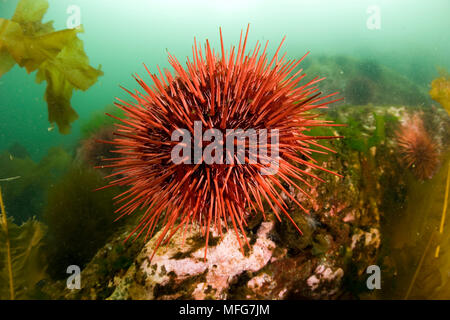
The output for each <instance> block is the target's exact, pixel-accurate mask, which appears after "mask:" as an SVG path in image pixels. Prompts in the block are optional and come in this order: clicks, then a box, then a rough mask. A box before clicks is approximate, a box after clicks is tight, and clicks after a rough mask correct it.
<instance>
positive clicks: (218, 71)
mask: <svg viewBox="0 0 450 320" xmlns="http://www.w3.org/2000/svg"><path fill="white" fill-rule="evenodd" d="M247 34H248V28H247V32H246V34H245V37H244V38H243V37H242V32H241V38H240V41H239V47H238V49H237V50H235V47H232V48H231V49H230V51H229V52H225V51H224V45H223V40H222V32H221V31H220V40H221V41H220V44H221V55H218V54H216V53H215V52H214V50H212V49H211V47H210V44H209V42H208V40H207V41H206V45H205V47H204V52H202V50H201V46H197V43H196V42H195V39H194V43H195V44H194V46H193V48H192V54H193V57H192V60H190V59H189V58H188V59H187V63H186V68H183V67H182V65H181V64H180V63H179V62H178V60H177V59H176V58H175V57H173V56H172V55H170V54H169V62H170V64H171V65H172V67H173V68H174V70H175V75H172V74H171V73H170V72H169V71H168V70H163V72H162V71H161V70H160V69H159V67H158V72H159V75H154V74H151V73H150V72H149V71H148V69H147V71H148V73H149V74H150V77H151V79H152V80H153V83H154V85H153V86H149V85H147V84H146V83H145V82H144V81H143V80H142V79H141V78H140V77H139V76H138V75H136V76H135V79H136V80H137V82H138V83H139V85H140V86H141V87H142V88H143V89H144V93H140V92H138V91H136V92H135V93H132V92H130V91H128V90H127V92H129V94H130V95H131V96H132V97H133V98H134V99H135V100H136V102H133V103H131V102H125V101H122V100H120V99H118V100H119V101H120V103H117V104H116V105H117V106H118V107H119V108H121V109H122V110H123V111H124V112H125V117H124V118H123V119H119V118H117V119H118V120H120V121H121V122H122V123H121V124H118V125H117V126H118V129H117V132H116V133H115V134H116V135H117V138H116V139H114V141H113V142H110V143H112V144H114V145H115V146H116V150H115V151H114V152H115V153H117V154H118V155H119V156H118V157H117V158H111V159H108V160H109V161H112V164H110V165H108V167H111V168H114V171H115V172H114V173H113V174H111V175H110V177H114V178H115V180H113V181H111V182H110V183H109V185H108V186H125V187H128V189H127V190H126V191H125V192H123V193H122V194H120V195H118V197H117V198H118V203H120V207H119V208H118V209H117V212H118V213H120V216H124V215H129V214H131V213H133V212H134V211H136V210H142V211H143V215H142V218H141V220H140V223H139V224H138V225H137V226H136V228H135V229H134V230H133V232H132V233H131V234H130V236H131V235H133V234H135V235H136V237H138V236H140V235H142V234H145V235H146V237H149V236H151V235H152V234H153V232H154V231H155V228H156V225H157V223H158V221H160V220H161V221H163V223H162V224H161V225H162V229H161V230H162V232H161V234H160V236H159V238H158V240H157V242H156V248H155V251H156V249H157V248H158V246H160V245H161V244H162V243H163V241H168V240H169V239H170V238H171V237H172V236H173V235H174V234H175V232H176V231H177V230H180V229H181V230H183V229H184V230H186V228H187V227H189V226H191V225H192V224H197V225H199V226H200V228H201V230H202V232H203V235H204V236H205V241H206V244H207V243H208V238H209V236H210V230H212V229H214V230H216V232H217V233H218V234H220V235H221V234H222V232H223V230H224V229H228V228H229V227H232V228H233V229H234V231H235V232H236V235H237V239H238V241H239V245H240V246H241V249H242V250H243V245H245V244H247V245H249V244H248V241H247V239H246V237H245V226H246V218H247V217H248V216H249V215H250V214H252V213H253V214H254V213H256V212H260V213H262V214H263V215H264V211H265V208H264V207H265V206H266V210H271V211H273V213H274V215H275V216H276V217H277V218H278V219H281V216H282V215H284V216H285V217H286V218H287V219H289V220H290V221H291V222H292V223H293V224H294V225H295V223H294V221H293V220H292V218H291V217H290V215H289V213H288V205H287V204H286V203H285V201H284V200H283V197H282V195H281V194H282V193H283V194H284V195H285V196H287V197H289V198H290V199H291V200H292V201H293V202H295V203H296V204H297V205H298V206H300V207H301V208H303V206H302V204H301V203H299V202H298V200H297V199H296V198H295V197H293V196H292V195H291V194H290V192H289V191H288V190H290V188H291V189H292V188H295V189H297V190H298V191H300V192H302V193H304V194H305V195H307V196H308V197H309V195H308V192H307V191H306V190H305V186H306V187H310V184H309V183H308V182H307V179H306V178H309V177H312V178H314V179H317V180H319V181H322V180H321V179H320V178H319V177H317V176H315V175H314V174H313V173H311V172H310V170H306V168H307V167H310V168H313V169H319V170H324V171H327V172H330V173H332V172H331V171H328V170H327V169H325V168H322V167H320V166H319V165H318V164H317V163H316V161H315V160H314V159H313V157H312V154H313V153H315V152H318V153H326V152H327V151H332V150H330V149H328V148H326V147H324V146H321V145H320V144H319V143H318V140H319V139H330V138H335V137H334V136H332V137H313V136H308V135H306V132H307V131H308V130H309V128H310V127H317V126H333V125H334V124H332V123H329V122H327V121H323V120H319V119H318V115H317V114H316V113H312V112H310V111H311V110H313V109H318V108H319V109H320V108H325V107H326V106H327V104H329V103H332V102H334V101H336V100H334V101H326V100H327V98H329V97H331V96H333V95H335V94H336V93H333V94H330V95H327V96H323V97H320V96H319V95H320V94H321V93H320V92H319V91H318V89H317V87H315V84H316V83H317V82H318V81H320V80H322V79H317V78H315V79H313V80H311V81H309V82H307V83H305V84H300V82H301V80H302V79H303V78H304V77H305V74H303V75H300V74H301V71H302V70H299V71H297V72H295V73H294V70H296V68H297V67H298V65H299V64H300V62H301V61H302V59H303V58H304V57H303V58H301V59H300V60H289V61H288V60H286V58H285V55H283V56H282V57H279V50H280V47H281V45H282V43H283V41H284V39H283V41H282V42H281V44H280V46H279V47H278V50H277V51H276V53H275V55H274V56H273V58H272V59H270V60H269V59H268V57H267V54H266V49H267V43H266V45H265V47H264V49H263V51H262V53H260V51H261V45H260V44H259V43H257V44H256V46H255V47H254V49H253V51H252V52H251V53H249V54H245V51H246V46H247ZM305 56H306V55H305ZM196 124H200V125H201V128H202V129H201V130H202V133H203V134H205V132H207V131H208V130H209V129H212V128H215V129H217V130H219V131H220V132H222V133H223V136H224V137H227V134H228V133H227V130H230V129H232V130H244V131H246V132H249V131H251V130H254V131H251V132H260V131H261V130H266V132H270V134H269V135H267V136H266V137H265V139H260V141H258V146H259V148H260V149H261V148H262V149H264V150H266V151H270V152H272V155H273V154H275V153H274V150H275V148H276V149H277V153H276V154H275V160H276V163H277V170H276V171H275V172H274V173H269V174H264V169H266V168H267V167H268V166H269V164H268V161H267V156H264V154H262V153H261V152H257V153H256V154H255V153H254V149H252V142H250V139H248V140H244V141H242V140H234V138H233V145H234V146H235V147H239V146H243V147H244V149H243V150H244V151H243V153H241V156H243V159H244V161H243V162H239V161H233V160H237V156H234V155H231V160H232V161H231V163H229V162H227V163H217V162H214V163H207V161H205V157H204V156H203V157H202V156H200V158H199V161H197V162H194V163H191V162H189V161H183V162H181V163H174V161H172V160H173V159H172V158H171V153H172V151H173V148H174V147H175V146H177V145H179V142H178V141H173V139H172V135H173V133H174V132H176V131H180V130H181V129H183V130H187V132H188V133H190V135H192V136H194V134H195V133H194V131H195V128H194V127H195V126H196ZM273 132H276V135H277V139H272V137H273V136H274V133H273ZM203 136H204V135H203ZM210 138H211V137H210ZM216 139H217V137H216ZM204 140H208V139H204ZM209 141H211V140H209ZM224 141H225V138H223V141H218V143H219V144H222V145H223V144H224ZM274 141H275V142H274ZM204 142H205V141H204ZM216 142H217V141H216ZM275 144H276V145H275ZM185 147H186V146H185ZM208 147H211V143H210V142H208V141H206V142H205V143H204V147H203V148H204V149H206V148H208ZM210 149H211V148H210ZM227 152H228V151H227ZM212 154H213V155H215V156H217V155H218V150H214V151H213V152H212ZM227 155H228V154H227ZM191 156H192V155H191V154H189V155H187V158H189V159H191ZM225 156H226V155H225ZM225 156H224V157H225ZM252 159H253V160H255V159H256V162H255V161H251V160H252ZM108 186H106V187H108ZM305 212H306V210H305ZM295 227H296V228H297V229H298V231H299V232H301V231H300V228H299V227H298V226H296V225H295ZM240 233H242V236H240ZM206 247H207V246H206ZM206 250H207V248H206V249H205V258H206V253H207V251H206Z"/></svg>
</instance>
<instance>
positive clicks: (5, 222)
mask: <svg viewBox="0 0 450 320" xmlns="http://www.w3.org/2000/svg"><path fill="white" fill-rule="evenodd" d="M0 208H1V211H2V225H3V229H4V231H5V236H6V241H5V242H6V258H7V264H8V274H9V295H10V297H11V300H14V282H13V281H14V280H13V273H12V261H11V246H10V243H9V236H8V219H7V218H6V211H5V205H4V204H3V197H2V188H1V187H0Z"/></svg>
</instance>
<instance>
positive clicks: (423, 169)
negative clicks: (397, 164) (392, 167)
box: [396, 113, 439, 180]
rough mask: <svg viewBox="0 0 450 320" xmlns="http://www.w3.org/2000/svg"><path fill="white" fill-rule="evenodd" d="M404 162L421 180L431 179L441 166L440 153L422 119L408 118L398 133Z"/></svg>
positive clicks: (414, 116)
mask: <svg viewBox="0 0 450 320" xmlns="http://www.w3.org/2000/svg"><path fill="white" fill-rule="evenodd" d="M396 135H397V144H398V146H399V149H400V150H399V151H400V156H401V159H402V161H403V162H404V163H405V165H406V166H407V167H408V168H411V170H412V171H413V173H414V175H415V176H416V177H417V178H419V179H420V180H425V179H431V178H432V177H433V174H434V173H435V172H436V169H437V167H438V165H439V152H438V150H437V146H436V144H435V143H434V142H433V140H432V139H431V138H430V136H429V135H428V133H427V131H426V130H425V126H424V125H423V121H422V118H421V117H420V116H419V115H418V114H417V113H416V114H414V115H412V116H411V117H407V118H406V120H405V122H404V123H403V124H402V125H401V127H400V129H399V130H398V131H397V133H396Z"/></svg>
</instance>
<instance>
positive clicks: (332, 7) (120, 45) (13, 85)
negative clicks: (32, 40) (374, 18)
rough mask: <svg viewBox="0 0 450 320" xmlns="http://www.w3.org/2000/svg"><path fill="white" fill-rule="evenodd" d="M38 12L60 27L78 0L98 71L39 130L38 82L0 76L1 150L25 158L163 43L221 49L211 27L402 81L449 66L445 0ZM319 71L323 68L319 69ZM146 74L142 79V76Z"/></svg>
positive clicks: (103, 0) (66, 141)
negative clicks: (376, 25) (374, 9)
mask: <svg viewBox="0 0 450 320" xmlns="http://www.w3.org/2000/svg"><path fill="white" fill-rule="evenodd" d="M17 3H18V1H17V0H2V1H0V17H4V18H10V17H11V16H12V15H13V13H14V9H15V7H16V5H17ZM49 3H50V8H49V10H48V12H47V14H46V15H45V17H44V21H49V20H53V21H54V27H55V29H56V30H61V29H64V28H66V22H67V19H68V18H69V16H70V14H69V13H67V8H68V7H69V6H70V5H77V6H79V8H80V10H81V23H82V24H83V26H84V28H85V33H83V34H81V35H80V38H81V39H82V40H83V41H84V46H85V51H86V53H87V55H88V56H89V58H90V63H91V65H93V66H94V67H97V66H98V65H99V64H101V65H102V70H103V71H104V76H103V77H100V78H99V81H98V82H97V83H96V84H95V85H94V86H93V87H92V88H91V89H89V90H88V91H86V92H81V91H75V92H74V95H73V98H72V105H73V107H74V109H75V110H76V111H77V112H78V114H79V116H80V119H79V120H77V121H76V122H75V123H74V124H73V128H72V132H71V133H70V134H68V135H61V134H59V133H58V130H57V129H56V128H55V130H50V131H49V130H48V129H49V127H50V124H49V123H48V120H47V106H46V103H45V101H44V99H43V96H44V91H45V84H44V83H43V84H36V83H35V80H34V79H35V75H34V74H31V75H27V73H26V71H25V70H24V69H22V68H19V67H18V66H15V67H14V68H13V69H12V70H11V71H10V72H8V73H7V74H6V75H4V76H3V77H2V78H0V117H1V118H0V119H1V121H0V150H4V149H5V148H7V147H8V146H9V145H10V144H12V143H14V142H19V143H20V144H22V145H24V146H25V147H26V148H27V149H28V151H29V152H30V154H31V156H32V158H33V159H34V160H39V159H40V158H41V157H42V156H44V155H45V154H46V152H47V150H48V148H50V147H51V146H55V145H60V146H63V147H72V146H73V145H74V144H75V143H76V141H77V139H78V138H79V135H80V124H82V123H83V121H86V119H88V118H89V116H90V114H91V113H92V112H94V111H97V110H100V109H103V108H104V107H105V105H108V104H111V103H112V102H113V101H114V99H115V97H120V98H125V99H128V96H127V94H126V93H125V92H124V91H122V90H121V89H120V88H119V85H123V86H125V87H127V88H131V89H134V88H137V84H136V83H135V82H134V80H133V79H132V78H131V74H133V73H134V72H137V73H138V74H140V75H143V76H145V69H144V67H143V66H142V63H145V64H146V65H147V66H149V67H150V70H152V71H156V65H159V66H161V67H169V64H168V62H167V51H169V52H170V53H172V54H174V55H175V56H176V57H178V59H179V60H180V61H183V60H184V59H185V57H186V56H188V55H190V54H191V48H192V44H193V39H194V37H196V38H197V39H198V40H199V41H201V43H204V41H205V39H206V38H208V39H209V40H210V42H211V44H212V46H213V47H214V48H216V50H219V49H220V42H219V27H222V30H223V35H224V40H225V47H226V48H229V47H230V45H231V44H234V45H236V46H237V44H238V42H239V33H240V30H241V29H243V28H244V30H245V28H246V26H247V24H248V23H250V34H249V42H248V43H249V48H253V46H254V44H255V43H256V41H257V40H260V41H263V42H265V41H266V40H269V41H270V42H269V54H270V53H273V52H274V50H275V49H276V47H277V46H278V44H279V42H280V41H281V39H282V38H283V36H285V35H286V36H287V39H286V42H285V44H284V46H283V50H285V51H286V52H287V53H288V55H287V57H288V58H298V57H300V56H301V55H303V54H304V53H305V52H306V51H311V55H319V54H326V55H335V54H344V55H348V56H352V57H356V58H366V59H367V58H368V59H372V60H376V61H378V62H380V63H382V64H384V65H386V66H388V67H391V68H393V69H395V70H397V71H399V72H400V73H402V74H404V75H406V76H408V77H409V78H410V79H411V80H413V81H415V82H416V83H420V84H422V85H426V84H427V83H429V81H431V80H432V79H433V77H436V76H437V75H438V72H437V69H436V67H444V68H446V69H447V70H450V41H449V39H450V19H448V17H449V13H450V1H448V0H431V1H421V0H414V1H413V0H395V1H393V0H390V1H389V0H358V1H356V0H344V1H333V0H326V1H325V0H321V1H318V0H304V1H292V0H291V1H288V0H284V1H275V0H273V1H272V0H265V1H264V0H252V1H239V0H232V1H218V0H215V1H211V0H209V1H207V0H202V1H200V0H197V1H182V0H178V1H174V0H171V1H170V0H169V1H161V0H152V1H144V0H127V1H119V0H58V1H56V0H53V1H52V0H50V1H49ZM370 5H377V6H379V8H380V10H381V29H380V30H369V29H368V28H367V26H366V21H367V19H368V18H369V16H370V15H369V14H368V13H367V8H368V7H369V6H370ZM324 76H326V75H324ZM145 79H148V78H145Z"/></svg>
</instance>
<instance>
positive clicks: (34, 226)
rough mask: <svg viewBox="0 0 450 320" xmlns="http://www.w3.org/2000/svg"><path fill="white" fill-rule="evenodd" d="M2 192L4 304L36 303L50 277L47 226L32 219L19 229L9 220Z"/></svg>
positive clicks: (0, 296) (0, 289)
mask: <svg viewBox="0 0 450 320" xmlns="http://www.w3.org/2000/svg"><path fill="white" fill-rule="evenodd" d="M5 208H6V205H5V204H4V202H3V197H2V193H1V188H0V211H1V212H0V300H5V299H8V300H14V299H32V298H34V287H35V285H36V284H37V283H38V282H39V281H41V280H42V279H44V278H45V277H46V273H45V272H46V268H47V264H46V262H45V253H44V251H43V238H44V234H45V230H46V228H45V226H44V225H43V224H42V223H40V222H38V221H36V220H34V219H30V220H28V221H27V222H26V223H24V224H22V225H20V226H19V225H17V224H15V223H14V222H13V220H12V219H10V218H7V216H6V209H5Z"/></svg>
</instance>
